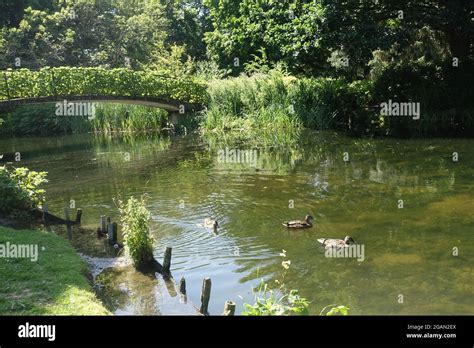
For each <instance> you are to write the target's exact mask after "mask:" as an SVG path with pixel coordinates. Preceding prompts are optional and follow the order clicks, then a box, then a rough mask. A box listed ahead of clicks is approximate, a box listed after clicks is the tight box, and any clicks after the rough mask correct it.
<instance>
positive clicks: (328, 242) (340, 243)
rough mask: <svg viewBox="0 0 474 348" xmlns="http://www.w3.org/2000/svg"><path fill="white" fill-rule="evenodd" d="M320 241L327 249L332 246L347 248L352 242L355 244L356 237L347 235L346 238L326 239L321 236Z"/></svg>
mask: <svg viewBox="0 0 474 348" xmlns="http://www.w3.org/2000/svg"><path fill="white" fill-rule="evenodd" d="M318 242H319V243H321V244H322V245H323V246H324V248H325V249H331V248H337V249H340V248H345V247H347V246H349V245H351V244H355V241H354V239H352V237H351V236H346V237H345V238H344V240H342V239H326V238H319V239H318Z"/></svg>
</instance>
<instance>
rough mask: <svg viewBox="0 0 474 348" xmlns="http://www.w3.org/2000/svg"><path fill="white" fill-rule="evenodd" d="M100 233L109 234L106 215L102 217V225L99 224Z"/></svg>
mask: <svg viewBox="0 0 474 348" xmlns="http://www.w3.org/2000/svg"><path fill="white" fill-rule="evenodd" d="M99 226H100V227H99V228H100V232H103V233H105V232H107V217H106V216H105V215H101V216H100V224H99Z"/></svg>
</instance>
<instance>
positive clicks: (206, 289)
mask: <svg viewBox="0 0 474 348" xmlns="http://www.w3.org/2000/svg"><path fill="white" fill-rule="evenodd" d="M210 299H211V278H204V280H203V281H202V290H201V309H200V310H199V312H200V313H201V314H202V315H209V313H208V308H209V300H210Z"/></svg>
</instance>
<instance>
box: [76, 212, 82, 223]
mask: <svg viewBox="0 0 474 348" xmlns="http://www.w3.org/2000/svg"><path fill="white" fill-rule="evenodd" d="M81 219H82V209H77V212H76V225H80V224H81Z"/></svg>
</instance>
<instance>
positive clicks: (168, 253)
mask: <svg viewBox="0 0 474 348" xmlns="http://www.w3.org/2000/svg"><path fill="white" fill-rule="evenodd" d="M172 250H173V248H171V247H166V249H165V257H164V259H163V273H165V274H170V269H171V251H172Z"/></svg>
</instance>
